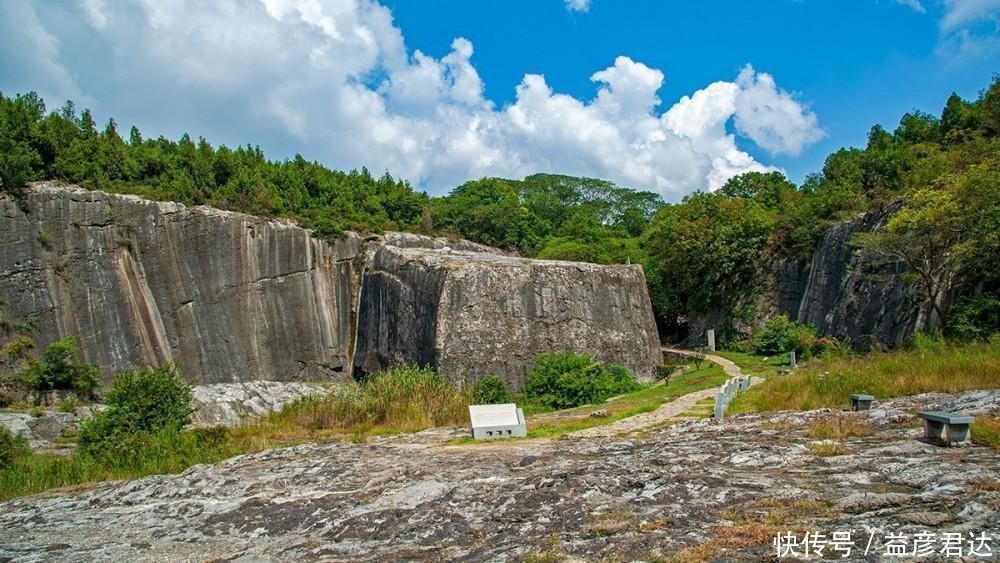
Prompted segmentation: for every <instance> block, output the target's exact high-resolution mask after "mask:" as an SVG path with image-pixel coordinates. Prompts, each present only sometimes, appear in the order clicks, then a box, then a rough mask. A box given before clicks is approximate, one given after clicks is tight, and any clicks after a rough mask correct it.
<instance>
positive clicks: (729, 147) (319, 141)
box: [0, 0, 823, 199]
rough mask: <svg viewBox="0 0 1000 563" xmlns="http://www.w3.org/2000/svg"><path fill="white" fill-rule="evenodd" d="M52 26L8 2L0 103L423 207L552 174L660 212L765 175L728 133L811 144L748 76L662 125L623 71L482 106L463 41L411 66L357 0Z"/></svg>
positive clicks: (135, 10)
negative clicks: (401, 182) (75, 107)
mask: <svg viewBox="0 0 1000 563" xmlns="http://www.w3.org/2000/svg"><path fill="white" fill-rule="evenodd" d="M61 9H62V10H67V11H69V13H68V14H67V13H61V14H56V15H57V16H58V17H54V19H57V20H60V21H66V18H67V16H71V17H72V18H77V19H82V20H85V21H87V22H89V23H90V27H89V30H84V31H86V33H84V32H82V31H81V32H78V33H76V34H74V33H63V34H62V35H61V36H60V39H61V40H62V41H64V42H65V43H66V44H65V45H61V44H60V42H59V41H57V40H56V39H55V37H56V34H55V33H54V32H49V31H48V30H47V29H48V26H54V25H55V24H54V23H52V22H50V21H47V20H45V19H44V18H40V17H38V15H39V14H41V13H42V11H41V10H39V11H36V10H35V9H34V6H33V5H32V4H31V3H30V2H28V1H27V0H13V1H12V2H8V3H6V11H7V12H9V13H10V15H11V16H13V17H12V18H6V19H7V21H16V22H18V25H17V27H19V28H21V30H20V32H19V33H20V35H18V36H17V37H18V39H17V40H18V41H19V43H18V47H17V49H16V50H14V51H13V52H12V51H11V50H10V49H4V50H0V89H4V90H5V91H9V90H8V89H9V88H10V87H11V86H13V87H15V88H16V91H23V90H27V89H29V88H32V87H34V86H32V85H31V84H40V85H42V86H43V87H44V92H43V94H45V95H50V94H51V95H52V96H54V99H56V100H59V101H61V100H62V99H65V98H67V97H72V98H74V99H77V100H84V101H86V100H88V99H90V100H93V101H94V103H95V104H96V106H97V107H95V109H96V110H97V111H98V115H101V116H104V117H107V116H111V115H114V116H116V117H117V118H118V119H119V120H120V122H121V123H122V125H123V126H125V124H127V123H131V122H133V121H134V122H136V123H137V124H138V125H139V126H140V128H142V129H143V131H144V132H146V133H147V135H159V134H165V135H167V136H171V137H176V136H179V134H180V133H181V132H183V131H190V132H191V133H192V134H194V135H204V136H205V137H207V138H208V139H209V140H211V141H213V142H217V143H226V144H229V145H230V146H232V145H234V144H239V143H246V142H259V143H261V144H262V145H263V146H264V148H265V150H268V151H269V153H270V154H271V155H272V156H284V155H291V154H293V153H295V152H299V153H302V154H303V155H304V156H305V157H306V158H309V159H317V160H320V161H322V162H324V163H325V164H327V165H329V166H332V167H340V168H355V167H361V166H366V167H368V168H369V169H370V170H372V171H373V172H375V173H381V172H382V171H386V170H387V171H389V172H391V173H392V174H393V175H396V176H401V177H403V178H407V179H409V180H410V181H411V182H414V183H415V184H416V185H418V186H420V187H423V188H426V189H428V190H430V191H432V192H434V193H441V192H444V191H447V190H448V189H450V188H452V187H454V186H456V185H457V184H459V183H461V182H463V181H465V180H467V179H470V178H476V177H481V176H488V175H502V176H508V177H520V176H523V175H526V174H531V173H534V172H556V173H565V174H573V175H586V176H595V177H601V178H607V179H610V180H613V181H615V182H618V183H620V184H623V185H627V186H632V187H637V188H645V189H653V190H656V191H659V192H660V193H662V194H663V195H665V196H666V197H668V198H670V199H676V198H679V197H680V196H682V195H684V194H686V193H689V192H691V191H694V190H696V189H704V188H706V187H717V186H719V185H721V184H722V183H723V182H725V180H726V179H728V178H729V177H731V176H732V175H734V174H738V173H741V172H745V171H750V170H770V169H773V167H770V166H768V165H767V164H765V163H762V162H758V161H757V160H756V159H755V158H754V157H752V156H751V155H750V154H749V153H748V152H747V151H746V150H745V149H744V148H743V147H741V146H740V143H741V142H743V141H740V137H738V136H737V134H738V135H740V136H741V137H744V138H746V139H749V140H751V141H752V142H754V143H756V144H757V145H758V146H760V147H761V148H763V149H764V150H766V151H768V152H771V153H775V154H777V153H789V154H795V153H797V152H799V151H801V150H802V148H803V147H805V146H807V145H808V144H810V143H812V142H815V141H816V140H817V139H819V138H820V137H821V136H822V135H823V133H822V131H821V130H820V128H819V126H818V124H817V118H816V116H815V114H813V113H812V112H811V111H809V110H808V109H807V108H806V107H805V106H804V105H803V104H802V103H801V102H799V101H798V100H797V99H796V98H795V97H794V96H792V95H791V94H789V93H788V92H786V91H784V90H782V89H781V88H779V87H778V86H777V84H776V83H775V80H774V78H773V77H772V76H771V75H769V74H765V73H758V72H756V71H755V70H754V69H753V68H752V67H750V66H749V65H748V66H747V67H745V68H744V69H743V70H742V71H741V72H740V73H739V75H738V76H737V77H736V78H735V79H734V80H732V81H720V82H716V83H713V84H710V85H708V86H707V87H705V88H703V89H701V90H698V91H696V92H694V93H692V94H691V95H690V96H684V97H683V98H682V99H681V100H679V101H678V102H676V103H675V104H673V105H672V106H671V107H669V108H662V107H661V100H660V98H659V96H658V93H659V91H660V88H661V86H662V85H663V82H664V74H663V72H661V71H660V70H658V69H655V68H651V67H649V66H646V65H644V64H642V63H641V62H638V61H634V60H632V59H630V58H629V57H625V56H621V57H618V58H616V59H615V61H614V64H613V65H612V66H610V67H608V68H605V69H603V70H599V71H597V72H595V73H593V74H592V76H591V80H593V81H594V83H595V89H596V94H595V95H594V96H593V97H592V98H590V99H581V98H576V97H573V96H570V95H567V94H563V93H559V92H557V91H555V90H554V89H553V88H552V87H551V86H550V85H549V84H548V83H547V82H546V79H545V77H544V76H542V75H538V74H527V75H525V76H524V78H523V79H522V81H521V83H520V84H519V85H517V87H516V98H515V100H514V101H513V102H512V103H510V104H508V105H506V106H504V107H496V106H495V105H494V104H493V103H492V102H491V101H490V100H488V99H486V98H485V95H484V86H483V81H482V79H481V77H480V76H479V73H478V72H477V71H476V68H475V66H474V65H473V63H472V57H473V54H474V49H473V45H472V43H471V42H470V41H468V40H466V39H464V38H457V39H455V40H454V41H453V42H452V44H451V50H450V52H449V53H448V54H446V55H445V56H443V57H441V58H435V57H432V56H429V55H427V54H424V53H422V52H420V51H415V52H413V53H412V54H409V53H408V52H407V49H406V46H405V43H404V40H403V34H402V32H401V31H400V30H399V29H398V28H397V27H395V26H394V24H393V21H392V16H391V13H390V12H389V11H388V10H387V9H386V8H385V7H383V6H381V5H380V4H378V3H377V2H375V1H373V0H263V1H261V0H218V1H216V2H211V3H202V2H196V1H194V0H189V1H185V0H175V1H171V2H167V1H162V0H133V1H132V2H129V3H125V2H115V3H110V2H108V3H102V2H101V1H99V0H87V1H86V2H81V3H80V4H78V5H75V6H74V5H69V6H62V7H61ZM45 13H46V14H48V15H49V16H52V14H53V10H46V11H45ZM15 18H16V19H15ZM53 29H55V28H54V27H53ZM0 31H3V30H0ZM2 36H3V34H2V33H0V37H2ZM2 41H3V39H0V42H2ZM95 44H96V47H95ZM88 49H89V50H91V51H94V52H97V53H100V54H101V56H102V58H100V59H96V60H93V62H92V63H90V64H84V65H80V64H76V65H74V66H73V68H74V71H75V74H72V75H71V74H69V73H68V72H66V68H69V64H68V63H66V62H65V60H64V58H65V56H66V53H70V52H74V50H88ZM75 60H76V61H77V62H79V59H75ZM11 62H17V63H18V64H17V65H13V68H23V69H32V70H31V71H32V72H33V73H34V74H30V75H27V76H29V77H30V78H31V84H28V83H25V82H24V81H20V82H18V81H16V80H15V79H16V78H18V74H16V73H8V72H7V71H6V70H5V69H7V68H10V67H11V66H12V65H11V64H9V63H11ZM38 89H40V90H41V89H42V88H41V87H38ZM88 96H90V98H88Z"/></svg>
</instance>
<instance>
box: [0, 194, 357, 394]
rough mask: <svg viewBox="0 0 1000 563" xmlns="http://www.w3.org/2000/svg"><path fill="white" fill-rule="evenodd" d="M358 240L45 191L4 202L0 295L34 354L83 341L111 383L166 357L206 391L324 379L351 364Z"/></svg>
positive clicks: (212, 212)
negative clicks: (36, 347)
mask: <svg viewBox="0 0 1000 563" xmlns="http://www.w3.org/2000/svg"><path fill="white" fill-rule="evenodd" d="M360 242H361V241H360V239H358V238H357V237H352V236H349V237H347V238H346V239H343V240H341V241H338V242H336V243H335V244H328V243H326V242H324V241H321V240H318V239H315V238H313V237H311V236H310V234H309V232H308V231H306V230H304V229H302V228H300V227H298V226H296V225H294V224H291V223H288V222H283V221H274V220H268V219H263V218H259V217H253V216H249V215H243V214H240V213H231V212H226V211H220V210H217V209H211V208H207V207H191V208H188V207H185V206H183V205H180V204H176V203H164V202H152V201H148V200H144V199H141V198H138V197H135V196H126V195H111V194H106V193H103V192H98V191H87V190H82V189H77V188H65V187H56V186H53V185H49V184H41V185H36V186H35V187H33V188H32V189H30V190H29V191H28V194H27V196H26V198H25V200H24V201H23V203H21V204H19V203H17V202H15V201H13V200H12V199H10V198H9V197H3V198H0V246H2V251H0V298H2V299H3V300H4V301H6V302H7V303H8V304H9V306H10V307H11V310H12V313H13V315H14V316H15V317H16V318H20V319H33V320H34V326H35V335H36V343H38V344H40V345H44V344H46V343H48V342H51V341H53V340H56V339H58V338H62V337H64V336H67V335H78V336H79V339H80V345H81V348H82V350H83V353H84V356H85V357H86V359H87V361H90V362H92V363H96V364H97V365H98V366H100V367H101V368H102V370H103V371H104V374H105V377H106V378H110V377H111V376H112V375H113V374H114V373H116V372H118V371H121V370H123V369H126V368H128V367H129V366H131V365H136V364H139V365H141V364H148V363H160V362H163V361H165V360H173V361H176V362H177V363H178V364H179V365H180V367H181V368H182V369H183V370H184V372H185V373H186V374H188V375H189V376H191V377H193V378H195V379H196V380H197V381H199V382H201V383H221V382H232V381H246V380H254V379H276V380H317V379H329V378H332V377H335V376H336V375H337V373H338V371H342V372H346V370H345V367H346V366H349V365H350V352H351V345H352V343H353V338H354V332H353V330H352V315H351V313H352V306H353V302H354V291H355V282H354V280H355V268H354V265H353V259H354V258H355V257H356V256H357V255H358V252H359V249H360Z"/></svg>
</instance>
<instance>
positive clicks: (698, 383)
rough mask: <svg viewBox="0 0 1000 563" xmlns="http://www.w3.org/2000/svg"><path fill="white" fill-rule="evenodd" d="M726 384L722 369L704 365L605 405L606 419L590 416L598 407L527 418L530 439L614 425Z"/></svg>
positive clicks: (552, 436) (603, 404)
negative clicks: (619, 421)
mask: <svg viewBox="0 0 1000 563" xmlns="http://www.w3.org/2000/svg"><path fill="white" fill-rule="evenodd" d="M725 382H726V374H725V373H724V372H723V371H722V368H720V367H719V366H717V365H715V364H712V363H709V362H705V363H704V364H702V367H701V369H697V370H691V371H688V372H685V373H684V374H681V375H677V376H674V377H672V378H671V379H670V382H669V383H667V384H666V385H656V384H654V385H649V386H646V387H644V388H642V389H640V390H638V391H633V392H631V393H626V394H625V395H620V396H619V397H616V398H613V399H612V400H610V401H606V402H604V403H602V404H601V405H599V407H600V408H602V409H604V410H607V411H608V416H606V417H602V418H595V417H591V416H590V413H592V412H593V411H594V410H595V409H596V408H597V407H598V405H587V406H583V407H577V408H575V409H570V410H568V411H561V412H560V413H559V414H558V415H545V414H543V415H536V416H534V417H528V420H527V423H528V437H529V438H554V437H559V436H562V435H564V434H568V433H570V432H575V431H577V430H584V429H587V428H593V427H595V426H603V425H606V424H611V423H613V422H615V421H618V420H621V419H623V418H628V417H630V416H635V415H637V414H642V413H644V412H650V411H652V410H656V408H658V407H659V406H660V405H662V404H664V403H669V402H670V401H673V400H674V399H677V398H678V397H681V396H683V395H687V394H688V393H693V392H695V391H700V390H702V389H708V388H710V387H716V386H719V385H722V384H723V383H725Z"/></svg>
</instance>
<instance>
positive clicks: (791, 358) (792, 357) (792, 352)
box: [788, 350, 798, 368]
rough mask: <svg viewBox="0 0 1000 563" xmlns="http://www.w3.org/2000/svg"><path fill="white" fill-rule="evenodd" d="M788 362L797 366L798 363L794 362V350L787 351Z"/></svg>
mask: <svg viewBox="0 0 1000 563" xmlns="http://www.w3.org/2000/svg"><path fill="white" fill-rule="evenodd" d="M788 364H789V365H790V366H792V367H793V368H794V367H798V364H797V363H796V362H795V350H792V351H791V352H789V353H788Z"/></svg>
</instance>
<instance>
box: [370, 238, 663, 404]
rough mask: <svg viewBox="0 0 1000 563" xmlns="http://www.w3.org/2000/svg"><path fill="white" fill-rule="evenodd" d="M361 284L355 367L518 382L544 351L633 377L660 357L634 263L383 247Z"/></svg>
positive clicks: (652, 366) (648, 370)
mask: <svg viewBox="0 0 1000 563" xmlns="http://www.w3.org/2000/svg"><path fill="white" fill-rule="evenodd" d="M362 286H363V289H362V293H361V304H360V309H359V311H360V315H359V318H360V319H361V320H360V325H359V327H358V344H357V347H358V349H357V354H356V355H355V367H356V368H360V369H361V370H363V371H375V370H378V369H381V368H383V367H385V366H387V365H391V364H395V363H399V362H414V363H419V364H425V365H430V366H432V367H434V368H435V369H437V370H438V371H439V372H440V373H442V374H444V375H446V376H449V377H452V378H455V379H464V378H470V379H472V378H478V377H481V376H483V375H486V374H493V375H497V376H500V377H502V378H505V379H506V380H507V381H508V382H509V383H510V384H511V385H512V386H513V387H515V388H518V387H520V386H521V384H522V383H523V377H524V374H525V372H526V371H528V370H529V369H530V368H531V366H532V364H533V361H534V359H535V358H536V357H537V356H538V355H539V354H542V353H545V352H550V351H576V352H587V353H593V354H594V356H595V358H596V359H597V360H599V361H601V362H604V363H606V364H610V363H619V364H623V365H625V366H627V367H628V368H630V369H631V370H633V371H634V372H635V373H636V374H637V375H639V376H640V377H649V376H652V374H653V371H654V369H655V368H656V366H657V365H659V364H660V363H661V354H660V348H659V339H658V336H657V332H656V325H655V322H654V320H653V312H652V307H651V305H650V301H649V296H648V293H647V291H646V281H645V277H644V275H643V272H642V269H641V268H640V267H638V266H598V265H593V264H583V263H575V262H560V261H547V260H526V259H523V258H516V257H510V256H501V255H497V254H491V253H482V252H467V251H459V250H454V249H448V248H443V249H430V248H395V247H381V248H379V249H377V250H376V251H375V253H374V256H373V258H372V261H371V267H370V268H369V270H368V271H367V272H366V274H365V277H364V281H363V282H362Z"/></svg>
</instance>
